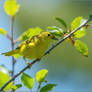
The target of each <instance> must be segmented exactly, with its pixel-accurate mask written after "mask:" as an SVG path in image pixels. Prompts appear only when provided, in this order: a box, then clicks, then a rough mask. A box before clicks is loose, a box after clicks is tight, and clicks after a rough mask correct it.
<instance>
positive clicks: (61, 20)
mask: <svg viewBox="0 0 92 92" xmlns="http://www.w3.org/2000/svg"><path fill="white" fill-rule="evenodd" d="M55 19H56V20H57V21H59V22H60V23H61V24H62V25H63V26H64V27H65V28H66V29H67V24H66V22H65V21H64V20H63V19H61V18H59V17H55Z"/></svg>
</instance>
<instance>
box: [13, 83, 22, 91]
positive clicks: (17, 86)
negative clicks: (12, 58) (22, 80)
mask: <svg viewBox="0 0 92 92" xmlns="http://www.w3.org/2000/svg"><path fill="white" fill-rule="evenodd" d="M21 87H22V84H16V85H13V86H12V90H13V91H16V90H17V89H19V88H21Z"/></svg>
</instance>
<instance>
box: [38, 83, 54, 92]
mask: <svg viewBox="0 0 92 92" xmlns="http://www.w3.org/2000/svg"><path fill="white" fill-rule="evenodd" d="M55 86H56V84H47V85H45V86H44V87H42V88H41V89H40V92H49V91H51V90H53V89H54V87H55Z"/></svg>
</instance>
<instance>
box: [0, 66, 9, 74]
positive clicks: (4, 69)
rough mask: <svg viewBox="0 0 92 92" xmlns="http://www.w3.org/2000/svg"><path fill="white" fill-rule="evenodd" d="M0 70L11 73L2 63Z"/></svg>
mask: <svg viewBox="0 0 92 92" xmlns="http://www.w3.org/2000/svg"><path fill="white" fill-rule="evenodd" d="M0 71H1V72H3V73H6V74H9V70H8V69H7V68H6V67H5V66H4V65H0Z"/></svg>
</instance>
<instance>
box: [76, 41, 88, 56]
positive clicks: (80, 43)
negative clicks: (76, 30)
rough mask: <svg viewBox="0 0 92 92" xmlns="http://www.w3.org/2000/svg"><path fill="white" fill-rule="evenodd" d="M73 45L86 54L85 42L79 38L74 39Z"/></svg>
mask: <svg viewBox="0 0 92 92" xmlns="http://www.w3.org/2000/svg"><path fill="white" fill-rule="evenodd" d="M74 46H75V47H76V49H77V50H78V51H79V52H80V53H82V54H83V55H84V56H88V47H87V46H86V44H84V43H82V42H81V41H80V40H75V43H74Z"/></svg>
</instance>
